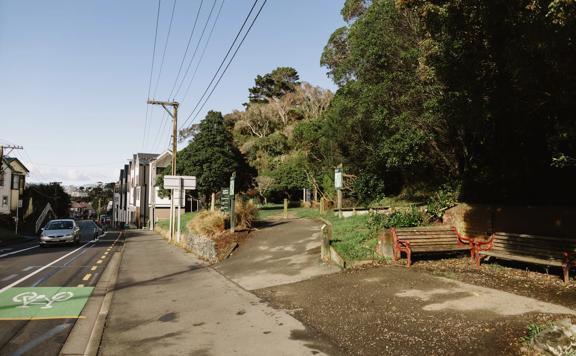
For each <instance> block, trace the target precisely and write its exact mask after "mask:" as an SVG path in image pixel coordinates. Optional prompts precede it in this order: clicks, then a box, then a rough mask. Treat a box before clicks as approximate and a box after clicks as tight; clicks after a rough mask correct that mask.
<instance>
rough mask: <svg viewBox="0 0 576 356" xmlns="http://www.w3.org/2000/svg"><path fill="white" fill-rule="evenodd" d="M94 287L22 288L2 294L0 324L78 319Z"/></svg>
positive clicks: (0, 295)
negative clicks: (8, 321) (20, 321)
mask: <svg viewBox="0 0 576 356" xmlns="http://www.w3.org/2000/svg"><path fill="white" fill-rule="evenodd" d="M93 289H94V288H92V287H19V288H10V289H8V290H7V291H5V292H4V293H0V320H38V319H68V318H78V317H79V316H80V313H81V312H82V309H83V308H84V304H86V301H88V298H89V297H90V294H92V290H93Z"/></svg>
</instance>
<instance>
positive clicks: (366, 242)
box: [258, 204, 378, 260]
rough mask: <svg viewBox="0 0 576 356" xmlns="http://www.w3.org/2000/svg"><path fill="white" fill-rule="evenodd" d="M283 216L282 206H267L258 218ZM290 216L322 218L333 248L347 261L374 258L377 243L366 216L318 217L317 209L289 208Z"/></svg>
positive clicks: (328, 215)
mask: <svg viewBox="0 0 576 356" xmlns="http://www.w3.org/2000/svg"><path fill="white" fill-rule="evenodd" d="M282 214H283V206H282V204H268V205H266V206H264V207H262V208H261V209H260V212H259V215H258V217H259V218H261V219H265V218H267V217H272V216H279V217H281V216H282ZM288 214H289V215H290V216H296V217H299V218H311V219H313V218H320V217H321V218H323V219H325V220H328V221H329V222H331V223H332V236H333V239H334V241H333V246H334V248H335V249H336V251H338V253H339V254H340V255H341V256H342V257H343V258H345V259H347V260H364V259H371V258H373V257H374V248H375V247H376V244H377V242H378V236H377V235H376V233H374V232H373V231H371V230H370V228H369V224H368V215H356V216H351V217H349V218H342V219H341V218H338V217H337V216H335V215H334V213H333V212H329V213H327V214H326V215H320V211H319V210H318V209H312V208H290V209H288Z"/></svg>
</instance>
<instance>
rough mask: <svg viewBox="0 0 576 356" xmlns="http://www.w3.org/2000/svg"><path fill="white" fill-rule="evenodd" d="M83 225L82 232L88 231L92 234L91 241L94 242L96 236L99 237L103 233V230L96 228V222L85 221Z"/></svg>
mask: <svg viewBox="0 0 576 356" xmlns="http://www.w3.org/2000/svg"><path fill="white" fill-rule="evenodd" d="M84 223H85V224H86V225H85V226H84V231H88V232H91V233H92V235H91V236H92V240H96V239H97V238H98V236H100V235H102V234H103V233H104V229H102V227H100V226H98V224H97V223H96V221H94V220H86V221H85V222H84Z"/></svg>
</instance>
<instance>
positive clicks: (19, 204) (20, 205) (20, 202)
mask: <svg viewBox="0 0 576 356" xmlns="http://www.w3.org/2000/svg"><path fill="white" fill-rule="evenodd" d="M18 207H19V208H21V207H22V199H20V200H18Z"/></svg>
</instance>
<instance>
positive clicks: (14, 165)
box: [3, 156, 30, 174]
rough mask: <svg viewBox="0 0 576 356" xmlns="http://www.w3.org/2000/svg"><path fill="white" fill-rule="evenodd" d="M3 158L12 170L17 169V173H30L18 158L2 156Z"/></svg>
mask: <svg viewBox="0 0 576 356" xmlns="http://www.w3.org/2000/svg"><path fill="white" fill-rule="evenodd" d="M3 159H4V162H5V163H6V165H7V166H8V167H10V168H11V169H12V170H14V171H17V172H18V173H24V174H27V173H30V171H29V170H28V168H26V166H25V165H24V164H23V163H22V162H20V160H19V159H18V158H16V157H8V156H4V157H3Z"/></svg>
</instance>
